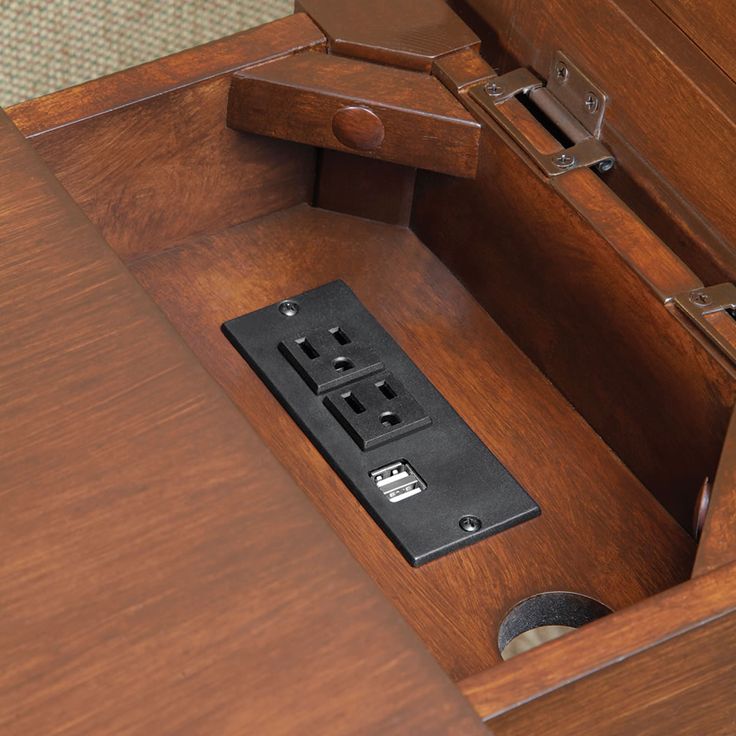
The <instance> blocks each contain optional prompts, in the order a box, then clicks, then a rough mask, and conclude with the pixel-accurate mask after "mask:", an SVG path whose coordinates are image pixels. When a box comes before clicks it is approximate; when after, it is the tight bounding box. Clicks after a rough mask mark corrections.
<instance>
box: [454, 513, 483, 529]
mask: <svg viewBox="0 0 736 736" xmlns="http://www.w3.org/2000/svg"><path fill="white" fill-rule="evenodd" d="M482 526H483V523H482V522H481V520H480V519H479V518H478V517H477V516H463V518H462V519H460V528H461V529H462V530H463V531H464V532H477V531H478V530H479V529H480V528H481V527H482Z"/></svg>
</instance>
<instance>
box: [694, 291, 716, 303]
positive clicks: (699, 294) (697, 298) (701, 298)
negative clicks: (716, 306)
mask: <svg viewBox="0 0 736 736" xmlns="http://www.w3.org/2000/svg"><path fill="white" fill-rule="evenodd" d="M690 301H691V302H692V303H693V304H695V306H697V307H707V306H708V305H709V304H712V303H713V299H711V297H709V296H708V295H707V294H706V293H705V292H704V291H694V292H693V293H692V294H690Z"/></svg>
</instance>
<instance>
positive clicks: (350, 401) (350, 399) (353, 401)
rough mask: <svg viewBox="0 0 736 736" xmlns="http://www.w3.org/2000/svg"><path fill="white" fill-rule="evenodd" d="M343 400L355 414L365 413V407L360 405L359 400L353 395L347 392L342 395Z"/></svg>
mask: <svg viewBox="0 0 736 736" xmlns="http://www.w3.org/2000/svg"><path fill="white" fill-rule="evenodd" d="M342 397H343V399H345V403H346V404H347V405H348V406H349V407H350V408H351V409H352V410H353V411H354V412H355V413H356V414H362V413H363V412H364V411H365V407H364V406H363V404H361V403H360V399H359V398H358V397H357V396H356V395H355V394H352V393H350V391H348V392H347V393H346V394H343V395H342Z"/></svg>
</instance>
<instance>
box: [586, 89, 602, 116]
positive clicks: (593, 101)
mask: <svg viewBox="0 0 736 736" xmlns="http://www.w3.org/2000/svg"><path fill="white" fill-rule="evenodd" d="M598 105H600V100H599V99H598V95H595V94H593V92H588V93H587V94H586V95H585V109H586V110H587V111H588V112H589V113H590V114H591V115H592V114H593V113H594V112H596V111H597V110H598Z"/></svg>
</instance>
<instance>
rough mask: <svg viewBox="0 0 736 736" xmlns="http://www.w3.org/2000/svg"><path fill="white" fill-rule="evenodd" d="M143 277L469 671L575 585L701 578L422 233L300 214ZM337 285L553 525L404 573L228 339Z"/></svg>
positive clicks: (383, 577)
mask: <svg viewBox="0 0 736 736" xmlns="http://www.w3.org/2000/svg"><path fill="white" fill-rule="evenodd" d="M131 269H132V270H133V273H134V274H135V275H136V276H137V277H138V279H139V280H140V281H141V283H142V284H143V285H144V286H145V287H146V289H148V290H149V291H150V293H151V294H152V295H153V297H154V298H155V300H156V301H157V302H158V303H159V304H160V306H161V308H162V309H163V310H164V312H165V313H166V315H167V316H168V318H169V319H170V320H171V322H172V323H173V324H174V325H175V326H176V328H177V329H178V330H179V331H180V332H181V334H182V335H183V336H184V337H185V339H186V340H187V342H188V343H189V344H190V345H191V346H192V348H193V349H194V350H195V352H196V353H197V355H198V356H199V357H200V359H201V360H202V362H203V364H204V365H205V367H206V368H207V369H208V370H209V371H210V373H211V374H212V375H213V376H215V377H216V378H217V380H218V381H220V382H221V384H222V385H223V386H224V387H225V389H226V390H227V391H228V393H229V394H230V396H231V397H232V399H233V400H234V401H235V402H236V403H237V405H238V406H239V407H240V408H241V410H242V411H243V412H244V413H245V414H246V416H247V417H248V418H249V420H250V421H251V422H252V423H253V425H254V426H255V427H256V428H257V430H258V431H259V432H260V433H261V435H262V436H263V437H264V438H265V440H266V442H267V444H268V445H269V447H271V448H273V451H274V453H275V454H276V456H277V457H278V458H279V459H280V460H281V461H282V462H283V463H284V464H285V465H286V466H287V467H288V469H289V470H290V472H292V473H293V475H294V477H295V478H296V479H297V480H298V482H299V484H300V486H301V487H302V488H303V489H304V491H305V493H307V495H308V496H309V497H310V498H311V499H312V500H313V502H314V503H315V504H316V505H317V507H318V508H319V509H320V511H321V512H322V513H323V514H324V515H325V517H326V518H327V519H328V520H329V521H330V523H331V524H332V525H333V527H334V529H335V530H336V532H337V533H338V534H339V535H340V537H341V539H342V540H343V541H344V542H345V544H346V545H347V546H348V547H349V548H350V550H351V551H352V553H353V554H354V555H355V557H356V558H357V559H358V560H360V562H361V563H362V564H363V565H364V566H365V567H366V569H367V570H368V571H369V572H370V574H371V575H372V577H373V578H374V579H375V580H376V581H377V582H378V583H379V584H380V586H381V587H382V588H383V590H384V592H385V593H386V595H387V596H388V597H389V598H390V599H391V600H392V601H393V602H394V603H395V604H396V606H397V607H398V608H399V610H400V611H401V612H402V613H403V614H404V616H405V617H406V619H407V620H408V621H409V622H410V623H411V625H412V626H413V627H414V628H415V629H416V631H417V632H418V633H419V634H420V636H421V637H422V639H423V640H424V642H425V644H426V645H427V647H428V648H429V649H430V651H431V652H432V653H433V654H434V655H435V657H436V658H437V659H438V660H439V661H440V662H441V664H442V666H443V667H444V668H445V669H446V670H447V671H448V672H449V673H450V674H451V675H452V676H453V677H454V678H462V677H465V676H467V675H469V674H473V673H476V672H479V671H481V670H484V669H487V668H488V667H491V666H493V665H495V664H497V663H499V662H500V657H499V654H498V648H497V633H498V626H499V624H500V622H501V620H502V618H503V616H504V615H505V614H506V612H507V611H508V609H509V608H510V607H511V606H512V605H514V604H515V603H517V602H518V601H519V600H521V599H522V598H526V597H527V596H529V595H531V594H533V593H537V592H540V591H545V590H560V589H562V590H575V591H579V592H581V593H585V594H588V595H591V596H593V597H596V598H599V599H601V600H603V601H604V602H605V603H607V604H608V605H610V606H611V607H612V608H614V609H619V608H622V607H624V606H627V605H630V604H632V603H634V602H637V601H640V600H642V599H644V598H646V597H647V596H649V595H652V594H653V593H655V592H657V591H660V590H663V589H665V588H668V587H670V586H672V585H673V584H675V583H677V582H679V581H682V580H685V579H686V578H687V577H689V574H690V569H691V565H692V557H691V555H692V553H693V549H694V546H693V543H692V540H691V539H690V538H689V537H688V536H687V535H686V534H685V533H684V532H683V531H682V530H681V529H680V528H679V527H678V525H677V524H676V523H675V522H674V520H673V519H672V518H671V517H670V516H669V515H668V514H667V513H666V512H665V511H664V510H663V509H662V507H661V506H660V505H659V504H657V503H656V501H655V500H654V499H653V498H652V497H651V495H650V494H648V493H647V492H646V490H645V489H644V488H643V487H642V486H641V485H640V484H639V483H638V482H637V481H636V480H635V479H634V478H633V476H632V475H631V474H630V473H629V471H628V470H627V469H626V468H625V467H624V466H623V465H622V464H621V463H620V462H619V461H618V459H617V458H616V457H615V456H614V455H613V454H612V453H611V452H610V451H609V450H608V448H607V447H606V446H605V445H604V444H603V442H601V440H600V438H598V437H597V436H596V435H595V433H594V432H592V431H591V430H590V427H589V426H587V425H586V424H585V422H584V421H582V420H581V418H580V417H579V416H577V415H576V414H575V412H574V411H573V410H572V408H571V407H570V405H569V404H568V403H567V402H566V401H565V400H564V399H563V398H562V397H561V396H560V394H559V393H557V391H555V390H554V388H553V387H552V386H551V385H550V384H549V382H548V381H547V380H545V378H544V377H543V376H542V375H541V374H540V373H539V371H538V370H536V369H535V368H534V367H533V366H532V364H531V363H530V361H529V360H528V359H527V358H526V356H524V354H523V353H522V352H521V351H520V350H519V349H518V348H517V347H516V346H515V345H514V344H513V343H512V342H511V340H509V339H508V337H507V336H506V335H504V334H503V332H502V331H501V330H500V329H499V328H498V327H497V326H496V325H495V324H494V323H493V321H492V320H491V319H490V318H489V317H488V314H487V313H486V312H485V311H484V310H483V309H482V308H481V307H480V306H479V305H478V304H477V303H476V302H475V300H474V299H473V298H472V297H471V296H470V295H469V294H468V292H467V291H466V290H465V289H464V288H463V287H462V286H461V285H460V284H459V283H458V282H457V281H456V280H455V278H453V276H452V275H451V274H450V273H449V272H448V270H447V269H446V268H445V267H444V266H443V265H442V264H441V263H440V262H439V261H438V260H437V259H436V258H435V257H434V256H433V255H432V254H431V253H430V252H429V251H428V250H427V249H426V248H425V247H424V246H423V245H422V243H421V242H419V240H417V238H416V237H415V236H414V235H413V234H412V233H411V232H410V231H409V230H407V229H406V228H404V227H391V226H388V225H384V224H380V223H376V222H370V221H368V220H364V219H359V218H356V217H348V216H346V215H339V214H336V213H331V212H325V211H322V210H315V209H313V208H310V207H307V206H305V205H299V206H297V207H295V208H293V209H292V210H288V211H286V212H278V213H275V214H273V215H269V216H268V217H266V218H261V219H259V220H257V221H254V222H250V223H246V224H244V225H240V226H236V227H233V228H230V229H229V230H226V231H221V232H218V233H212V234H210V235H207V236H201V237H198V238H192V239H190V240H188V241H185V242H183V243H181V244H180V245H179V246H178V247H176V248H172V249H170V250H168V251H167V252H166V253H161V254H159V255H157V256H154V257H152V258H144V259H140V260H139V261H137V262H135V263H133V264H132V265H131ZM336 278H341V279H343V280H345V281H346V283H347V284H348V285H349V286H350V287H351V288H352V289H353V290H354V291H355V293H356V294H357V295H358V297H359V298H360V299H361V300H362V301H363V303H364V304H365V305H366V307H367V308H368V309H370V311H371V312H372V314H373V315H375V317H376V318H377V319H378V320H379V321H380V322H381V324H382V325H383V326H384V327H385V328H386V329H387V330H388V331H389V332H390V333H391V334H392V335H393V337H394V338H395V339H396V340H397V341H398V342H399V344H400V345H401V346H402V347H403V348H404V349H405V350H406V351H407V353H408V354H409V355H410V357H411V358H412V359H413V360H414V361H415V363H416V364H417V366H418V367H419V368H420V369H421V370H423V371H424V373H425V374H426V375H427V377H428V378H429V379H430V380H431V381H432V383H433V384H434V385H435V386H436V387H437V388H438V389H439V390H440V391H441V392H442V393H443V395H444V396H445V397H446V398H447V399H448V401H449V402H450V403H451V404H452V405H453V406H454V407H455V408H456V409H457V411H458V412H459V413H460V415H461V416H462V417H463V418H464V419H465V420H466V421H467V422H468V424H469V425H470V427H471V428H472V429H473V430H474V431H475V432H476V433H477V434H478V436H479V437H480V439H481V440H482V441H483V442H485V443H486V445H487V446H488V447H490V448H491V450H492V451H493V452H495V453H496V455H497V456H498V457H499V459H500V460H501V462H503V463H504V465H505V466H506V467H507V468H508V469H509V470H510V472H511V473H512V474H513V475H514V476H515V477H516V478H517V479H518V480H519V482H520V483H521V484H522V485H523V486H524V487H525V488H526V489H527V490H528V491H529V493H530V494H531V495H532V496H533V497H534V499H535V500H536V501H537V502H538V503H539V505H540V507H541V509H542V514H541V516H540V517H539V518H537V519H534V520H532V521H529V522H527V523H524V524H521V525H519V526H517V527H515V528H513V529H510V530H508V531H506V532H503V533H501V534H498V535H497V536H495V537H491V538H489V539H484V540H483V541H481V542H479V543H477V544H475V545H473V546H472V547H469V548H467V549H463V550H460V551H458V552H455V553H453V554H451V555H448V556H446V557H443V558H442V559H439V560H436V561H434V562H432V563H430V564H428V565H425V566H423V567H421V568H412V567H411V566H410V565H408V564H407V563H406V561H405V560H404V559H403V558H402V556H401V554H400V553H399V552H398V551H397V550H396V548H395V547H394V546H393V544H392V543H391V542H390V541H389V540H388V539H387V538H386V537H385V535H384V534H383V533H382V532H381V531H380V529H379V528H378V527H377V525H376V524H375V523H374V522H373V520H372V519H371V518H370V517H369V516H368V514H367V513H366V512H365V511H364V510H363V509H362V507H361V506H360V505H359V503H358V502H357V500H356V499H355V497H354V496H353V495H352V494H351V493H350V492H349V490H348V489H347V488H346V487H345V485H344V484H343V483H342V482H341V481H340V480H339V478H338V476H337V475H336V474H335V473H334V471H333V470H332V469H331V468H330V466H329V465H328V463H327V462H326V461H325V460H324V459H323V457H322V456H321V455H320V453H319V451H318V450H317V449H315V447H314V446H313V445H312V444H311V443H310V442H309V440H308V439H307V438H306V436H305V435H304V434H303V433H302V432H301V430H300V429H299V428H298V426H297V425H296V424H295V423H294V422H293V421H292V420H291V418H290V417H289V415H288V413H287V412H286V411H285V410H283V409H282V408H281V407H280V405H279V403H278V401H277V400H276V399H275V398H274V396H273V395H272V394H271V393H270V391H269V390H268V389H267V388H266V387H265V386H264V385H263V383H262V382H261V381H260V380H259V379H258V377H257V376H256V375H255V373H254V372H253V371H252V370H251V369H250V368H249V367H248V364H247V363H246V362H245V361H244V360H243V359H242V358H241V357H240V356H239V355H238V353H237V352H236V351H235V350H234V349H233V347H232V346H231V345H230V344H229V342H228V341H227V340H226V338H225V337H224V336H223V334H222V332H221V329H220V327H221V325H222V323H223V322H224V321H225V320H227V319H231V318H233V317H237V316H238V315H241V314H245V313H246V312H249V311H252V310H254V309H258V308H260V307H263V306H265V305H267V304H271V303H273V302H276V301H278V300H280V299H284V298H286V297H288V296H292V295H294V294H298V293H300V292H302V291H304V290H306V289H311V288H314V287H316V286H319V285H321V284H324V283H326V282H328V281H331V280H333V279H336ZM502 669H503V668H502Z"/></svg>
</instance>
